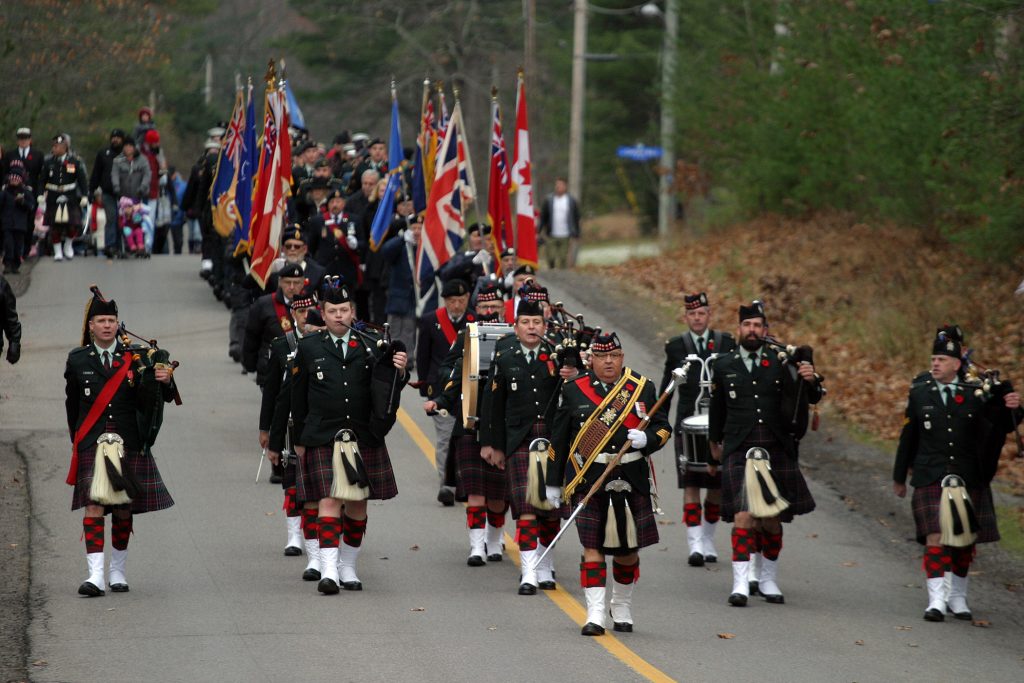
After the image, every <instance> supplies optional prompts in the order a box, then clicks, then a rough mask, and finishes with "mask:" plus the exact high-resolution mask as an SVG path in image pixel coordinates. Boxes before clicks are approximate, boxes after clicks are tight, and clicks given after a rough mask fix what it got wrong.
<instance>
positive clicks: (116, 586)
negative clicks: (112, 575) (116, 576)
mask: <svg viewBox="0 0 1024 683" xmlns="http://www.w3.org/2000/svg"><path fill="white" fill-rule="evenodd" d="M110 592H111V593H127V592H128V584H127V583H112V584H110Z"/></svg>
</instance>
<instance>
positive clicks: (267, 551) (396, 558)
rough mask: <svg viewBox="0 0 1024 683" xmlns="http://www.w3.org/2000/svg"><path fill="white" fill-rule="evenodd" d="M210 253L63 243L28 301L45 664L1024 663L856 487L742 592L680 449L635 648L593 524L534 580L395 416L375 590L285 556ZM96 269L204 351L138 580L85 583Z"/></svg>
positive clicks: (996, 667)
mask: <svg viewBox="0 0 1024 683" xmlns="http://www.w3.org/2000/svg"><path fill="white" fill-rule="evenodd" d="M196 266H197V263H196V261H195V260H194V259H191V258H185V257H159V258H155V259H153V260H152V261H146V262H142V261H127V262H120V263H106V262H104V261H103V260H97V259H75V260H74V261H73V262H71V263H57V264H55V263H51V262H44V263H40V264H39V265H38V266H37V267H36V269H35V271H34V273H33V284H32V287H31V289H30V290H29V292H28V294H27V295H26V296H25V297H24V298H23V299H22V300H21V301H20V302H19V304H20V305H19V308H20V310H21V313H22V322H23V325H24V328H25V343H24V351H23V356H22V361H21V363H20V364H19V365H17V366H14V367H5V368H4V375H3V377H4V388H3V389H4V393H5V394H7V395H9V396H10V397H11V400H8V401H5V402H4V403H3V404H2V410H3V414H2V422H0V425H2V429H3V436H4V438H5V439H9V438H11V437H15V438H17V439H18V441H19V443H20V445H21V447H22V449H23V450H24V452H26V453H28V459H29V475H30V481H31V487H32V494H33V507H32V509H33V517H32V534H33V537H32V538H33V543H32V581H33V583H32V590H33V595H32V621H31V624H30V631H29V636H30V647H31V652H30V656H29V662H36V663H37V665H36V666H31V667H30V668H31V670H32V671H31V673H32V680H34V681H40V682H42V681H97V680H108V681H142V680H152V681H168V682H171V681H223V682H225V683H226V682H230V681H246V682H249V681H293V680H294V681H300V680H332V681H333V680H340V681H348V680H356V679H360V680H407V679H413V678H415V679H417V680H422V681H449V680H457V681H463V680H467V681H468V680H475V681H507V680H532V681H536V680H543V681H577V680H584V679H591V680H643V676H641V674H640V673H638V672H637V671H635V670H634V669H632V668H630V666H629V664H632V665H634V666H644V665H647V666H652V667H655V668H656V669H657V670H660V671H661V672H663V673H664V674H665V675H667V676H669V677H671V678H674V679H677V680H680V681H712V680H719V681H720V680H757V679H762V680H787V681H892V680H900V681H942V680H958V679H960V680H962V679H965V678H968V677H970V678H975V679H976V680H986V681H1017V680H1022V679H1024V647H1022V646H1021V635H1022V633H1021V630H1020V628H1018V627H1017V626H1016V625H1014V624H1013V622H1012V621H1011V616H1012V615H1011V614H1009V613H1008V609H1009V608H1008V607H1006V606H1005V605H1004V604H1003V603H1002V600H1001V599H1000V598H999V596H998V595H975V596H973V598H974V599H973V600H972V604H974V606H975V612H976V614H975V616H976V618H979V619H984V620H987V621H989V622H991V627H989V628H978V627H972V626H971V625H970V624H969V623H964V622H952V621H947V622H946V623H943V624H930V623H926V622H924V621H923V620H922V619H921V613H922V611H923V609H924V606H925V602H926V598H925V593H924V590H923V577H922V572H921V570H920V568H919V565H918V564H917V563H911V562H907V561H906V560H905V559H904V558H903V557H900V556H898V554H896V553H891V552H886V544H887V543H889V542H890V541H891V539H890V538H889V536H897V535H900V534H897V533H895V532H891V531H887V530H886V531H882V532H872V531H871V530H870V529H869V528H867V527H865V526H864V525H860V524H853V523H850V521H849V519H848V518H849V516H850V514H851V513H850V512H849V511H847V509H846V507H845V506H844V505H843V504H842V503H841V502H839V501H838V500H837V499H836V496H835V494H834V493H831V492H830V491H828V490H826V489H824V488H823V487H820V486H815V485H813V484H812V490H813V491H814V493H815V494H816V496H817V498H818V503H819V509H818V510H817V511H816V512H815V513H813V514H812V515H810V516H806V517H801V518H798V520H797V521H796V522H795V523H794V524H792V525H789V526H788V527H787V528H786V540H785V550H784V551H783V554H782V561H781V569H780V584H781V586H782V588H783V590H784V591H785V593H786V600H787V604H785V605H782V606H779V605H769V604H767V603H765V602H763V601H762V600H757V599H754V600H752V601H751V605H750V606H749V607H748V608H746V609H736V608H730V607H728V606H727V605H726V603H725V599H726V597H727V595H728V593H729V589H730V586H731V572H730V570H729V563H728V557H729V548H728V530H727V529H726V528H724V526H723V527H722V528H720V529H719V532H718V548H719V553H720V556H721V557H722V558H723V560H724V561H721V562H719V563H718V566H717V567H715V568H713V569H710V570H707V569H692V568H689V567H687V566H686V554H687V552H686V543H685V530H684V527H683V526H682V524H681V523H680V522H679V516H680V514H679V511H680V509H681V496H680V492H679V491H678V490H676V488H675V484H674V481H675V475H674V470H673V469H672V465H671V457H670V454H669V452H668V450H666V451H664V452H663V454H662V455H660V456H658V459H659V464H658V474H659V479H660V481H661V482H662V503H663V507H664V508H665V509H666V510H668V511H669V513H670V514H669V515H668V516H667V517H663V518H661V520H662V524H661V526H660V527H659V529H660V531H661V534H662V543H661V544H660V545H658V546H656V547H654V548H651V549H648V550H645V551H644V552H643V553H642V559H641V566H642V580H641V582H640V584H639V587H638V588H637V592H636V604H635V619H636V632H635V633H632V634H623V636H622V637H621V638H619V639H618V644H614V647H613V648H612V649H616V648H618V647H619V644H622V645H625V646H627V647H628V648H629V650H624V651H625V654H622V653H621V652H619V654H615V653H613V652H609V651H608V650H606V649H605V648H603V647H602V646H601V645H600V644H599V642H597V641H599V640H601V639H585V638H582V637H580V636H579V635H578V626H577V625H576V624H575V623H574V622H573V621H572V619H571V618H570V616H569V614H567V613H566V611H564V610H563V609H562V607H560V605H559V603H562V604H567V603H568V602H569V601H568V600H567V598H570V599H574V600H575V601H577V602H582V596H581V593H580V589H579V587H578V580H577V576H578V574H577V567H578V565H577V562H578V558H579V554H578V553H579V546H578V542H577V540H576V538H575V534H570V535H567V537H566V540H565V541H564V542H563V543H561V544H560V545H559V546H558V548H557V553H556V564H557V568H558V571H559V576H560V578H561V579H562V581H563V584H562V588H563V589H564V590H566V591H567V592H568V595H564V594H563V595H562V596H561V597H559V599H558V600H557V601H556V600H552V599H550V598H549V597H547V596H544V595H538V596H536V597H530V598H524V597H519V596H517V595H516V593H515V589H516V585H517V576H518V573H517V570H516V568H515V566H514V564H513V563H512V562H509V561H506V562H504V563H502V564H501V565H497V566H495V565H489V566H487V567H484V568H479V569H474V568H469V567H467V566H466V564H465V557H466V551H467V549H468V544H467V539H466V533H465V516H464V514H463V513H462V510H461V508H459V507H456V508H454V509H452V508H448V509H445V508H441V507H440V506H439V505H438V504H437V503H436V502H435V501H434V495H435V493H436V475H435V474H434V472H433V471H432V470H431V468H430V465H429V462H428V460H427V459H426V457H424V454H423V453H422V451H421V449H420V448H419V447H418V446H417V445H416V443H415V441H414V440H413V438H411V436H410V434H409V432H408V430H406V429H405V428H403V426H401V425H399V426H396V428H395V430H394V432H393V433H392V436H391V437H390V438H389V447H390V450H391V457H392V461H393V462H394V465H395V469H396V474H397V479H398V484H399V489H400V494H399V496H398V498H396V499H394V500H392V501H388V502H386V503H384V504H374V505H371V507H370V515H369V516H370V521H369V527H368V532H367V536H366V541H365V545H364V547H365V549H364V552H363V555H362V557H361V559H360V577H361V578H362V580H363V582H364V585H365V590H364V591H363V592H362V593H344V592H343V593H342V594H341V595H339V596H335V597H322V596H320V595H318V594H317V593H316V590H315V584H311V583H304V582H302V581H301V580H299V575H300V574H301V571H302V568H303V567H304V565H305V562H304V560H303V559H299V558H286V557H284V556H283V555H282V554H281V550H282V547H283V544H284V539H285V535H284V530H283V525H284V523H283V519H282V512H281V509H280V508H281V495H280V489H279V487H276V486H270V485H269V484H267V483H266V481H265V477H266V474H264V482H263V483H260V484H258V485H255V484H254V483H253V477H254V474H255V470H256V464H257V457H258V452H259V451H258V449H257V446H256V417H257V409H258V392H257V389H256V386H255V385H254V383H253V382H252V381H251V379H249V378H246V377H243V376H241V375H240V374H239V366H238V365H236V364H234V363H232V362H231V361H230V360H229V359H228V356H227V322H228V314H227V311H226V310H225V309H224V307H223V306H222V305H221V304H219V303H218V302H216V301H215V300H214V299H213V298H212V296H211V295H210V293H209V289H208V287H207V286H206V285H205V283H203V282H202V281H201V280H200V279H199V278H198V277H197V276H196ZM92 282H97V283H99V284H100V285H101V288H102V290H103V291H104V293H105V294H106V295H108V296H110V297H113V298H115V299H117V301H118V304H119V306H120V309H121V317H122V319H123V320H124V321H125V322H126V323H127V325H128V327H129V328H130V329H133V330H135V331H138V332H141V333H143V334H144V335H146V336H150V337H156V338H157V339H159V341H160V344H161V345H162V346H165V347H167V348H168V349H170V350H171V351H172V357H173V358H176V359H177V360H179V361H180V362H181V368H180V369H179V371H178V374H177V378H178V382H179V386H180V389H181V393H182V396H183V398H184V401H185V404H184V405H183V406H181V407H174V406H169V407H168V411H167V414H166V417H165V421H164V428H163V432H162V434H161V436H160V439H159V441H158V443H157V446H156V448H155V453H156V457H157V462H158V464H159V467H160V469H161V471H162V473H163V476H164V479H165V481H166V482H167V485H168V487H169V488H170V491H171V493H172V495H173V496H174V498H175V500H176V501H177V505H176V506H175V507H173V508H172V509H170V510H167V511H164V512H161V513H155V514H148V515H143V516H140V517H137V518H136V523H135V530H136V534H135V536H134V537H133V539H132V541H131V546H130V547H131V555H130V559H129V568H128V576H129V580H130V583H131V592H130V593H127V594H109V593H108V595H107V596H105V597H103V598H97V599H83V598H80V597H79V596H78V595H77V594H76V588H77V586H78V584H79V583H80V582H81V581H82V580H84V578H85V576H86V568H85V560H84V557H83V554H84V551H83V547H82V543H81V541H80V535H81V514H80V513H79V512H75V513H72V512H71V511H70V510H69V507H70V501H71V488H70V487H69V486H67V485H66V484H65V483H64V477H65V474H66V471H67V465H68V459H69V453H70V446H69V440H68V435H67V431H66V426H65V418H64V407H63V397H64V392H63V380H62V372H63V366H64V360H65V357H66V355H67V351H68V350H69V349H70V348H71V347H72V346H74V345H75V344H77V343H78V336H79V334H80V324H81V320H82V307H83V303H84V301H85V298H86V293H87V291H88V290H87V287H88V285H89V284H90V283H92ZM555 294H556V295H557V297H558V298H562V299H563V300H565V301H566V303H567V304H570V303H571V302H572V301H573V299H572V298H571V296H570V294H569V293H567V292H557V291H556V292H555ZM570 308H572V306H570ZM590 320H591V317H589V316H588V321H590ZM594 321H595V322H600V323H603V324H604V325H605V326H606V328H608V327H610V325H609V324H608V323H607V321H601V320H599V319H598V317H595V318H594ZM620 335H621V336H622V337H623V342H624V344H625V346H626V349H627V362H628V363H629V364H630V365H632V366H633V367H636V368H638V369H640V370H642V371H644V372H647V373H652V372H658V371H660V365H661V358H660V357H659V354H660V347H659V346H657V345H654V344H651V343H648V342H644V343H641V342H640V341H638V340H636V339H634V338H632V336H631V335H630V334H629V333H628V331H623V330H620ZM419 405H420V401H419V399H418V397H416V396H415V395H414V392H413V391H411V390H409V391H408V392H407V394H406V396H405V399H404V406H405V409H406V410H407V411H408V412H409V414H410V415H411V416H412V417H413V420H414V421H415V423H416V424H417V425H418V426H419V428H420V429H421V430H422V431H423V432H424V433H426V434H427V436H428V437H432V434H433V432H432V427H431V425H430V423H429V421H428V420H427V418H425V417H424V416H423V414H422V411H421V410H419ZM804 457H809V456H804ZM510 528H511V526H510ZM879 533H882V534H884V537H879ZM902 535H904V536H905V535H906V534H905V532H904V533H903V534H902ZM570 611H571V608H570ZM719 634H733V636H734V637H732V638H728V639H724V638H720V637H719ZM604 640H605V642H608V641H610V640H611V637H610V636H608V637H606V638H605V639H604ZM616 652H618V650H616Z"/></svg>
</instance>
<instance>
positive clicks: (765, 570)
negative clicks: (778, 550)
mask: <svg viewBox="0 0 1024 683" xmlns="http://www.w3.org/2000/svg"><path fill="white" fill-rule="evenodd" d="M778 575H779V561H778V560H769V559H768V558H766V557H765V556H764V555H762V556H761V574H760V577H759V579H760V580H759V582H758V588H757V590H758V592H759V593H760V594H761V595H763V596H764V599H765V600H767V601H768V602H773V603H782V602H785V598H783V597H782V590H781V589H780V588H779V584H778V583H777V582H776V579H777V578H778Z"/></svg>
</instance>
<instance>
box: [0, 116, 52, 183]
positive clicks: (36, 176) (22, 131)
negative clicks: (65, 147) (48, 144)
mask: <svg viewBox="0 0 1024 683" xmlns="http://www.w3.org/2000/svg"><path fill="white" fill-rule="evenodd" d="M17 138H18V144H17V145H16V146H15V147H13V148H12V149H9V150H7V151H6V152H4V153H3V155H2V156H0V178H6V177H7V174H8V173H9V172H10V170H11V162H12V161H14V160H15V159H20V160H21V165H22V169H23V172H24V173H23V174H24V176H25V184H26V185H29V186H30V187H32V188H33V189H34V190H36V191H37V192H40V193H41V192H42V186H41V185H40V175H41V174H42V172H43V157H44V154H43V153H42V152H40V151H39V150H38V149H36V148H35V147H33V146H32V131H31V130H30V129H28V128H24V127H22V128H19V129H18V132H17Z"/></svg>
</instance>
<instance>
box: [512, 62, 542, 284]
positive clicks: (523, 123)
mask: <svg viewBox="0 0 1024 683" xmlns="http://www.w3.org/2000/svg"><path fill="white" fill-rule="evenodd" d="M515 139H516V152H515V161H513V163H512V187H513V188H515V193H516V229H515V247H516V258H517V259H518V260H519V263H529V264H530V265H531V266H533V267H534V268H536V267H537V260H538V259H537V215H536V213H534V208H533V167H532V166H531V164H530V127H529V125H528V124H527V117H526V79H524V78H523V72H522V71H520V72H519V84H518V87H517V88H516V138H515Z"/></svg>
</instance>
